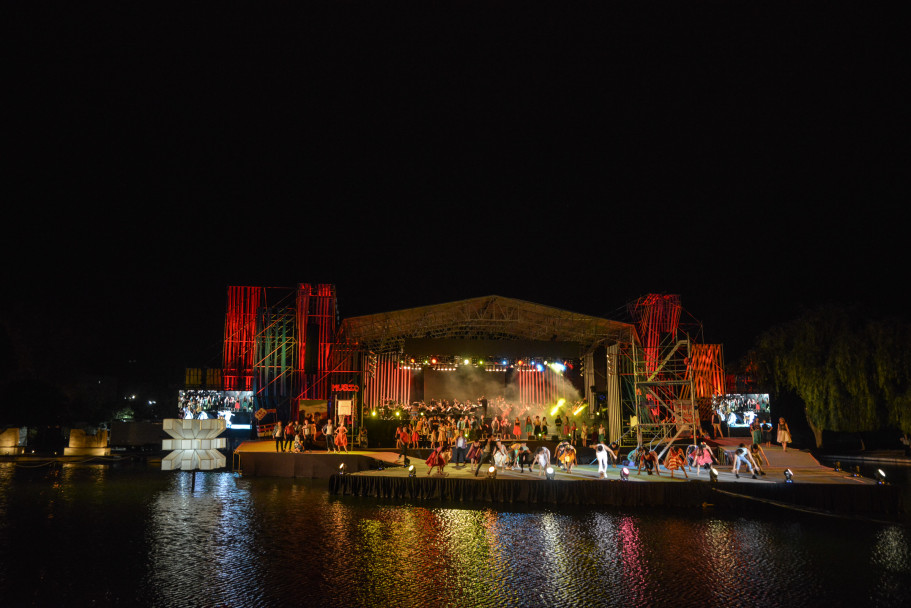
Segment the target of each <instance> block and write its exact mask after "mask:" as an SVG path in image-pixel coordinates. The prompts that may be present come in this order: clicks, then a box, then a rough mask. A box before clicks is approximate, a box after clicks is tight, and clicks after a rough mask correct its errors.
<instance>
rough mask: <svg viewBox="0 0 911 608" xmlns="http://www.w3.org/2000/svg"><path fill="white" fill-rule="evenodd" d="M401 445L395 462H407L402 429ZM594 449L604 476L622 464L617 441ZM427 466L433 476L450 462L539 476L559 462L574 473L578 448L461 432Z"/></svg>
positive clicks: (439, 448)
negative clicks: (470, 437) (533, 444)
mask: <svg viewBox="0 0 911 608" xmlns="http://www.w3.org/2000/svg"><path fill="white" fill-rule="evenodd" d="M401 433H402V437H401V444H400V445H401V447H400V453H399V458H398V459H396V462H398V461H399V460H402V459H404V460H403V462H404V463H405V464H408V445H409V441H410V438H409V437H408V436H407V431H405V430H401ZM593 447H594V448H595V453H596V457H597V460H598V475H599V477H600V478H602V479H604V478H606V476H607V469H608V467H609V466H611V465H613V466H614V467H619V466H620V464H619V463H620V460H619V458H620V457H619V455H618V451H619V446H618V445H617V444H616V443H612V444H611V445H605V444H603V443H599V444H597V445H596V446H593ZM424 462H425V464H426V465H427V467H428V469H427V474H428V475H430V474H431V473H432V472H433V471H434V469H436V472H437V474H439V475H446V473H445V472H444V468H445V467H446V465H447V464H449V463H453V465H454V466H455V467H456V468H459V469H460V468H464V467H466V466H469V467H471V468H470V471H471V472H472V473H473V474H474V476H475V477H477V476H478V473H480V472H481V470H482V469H483V468H484V466H485V465H487V466H492V467H494V468H495V469H496V470H497V471H506V470H512V471H518V472H520V473H524V472H525V470H526V468H527V469H528V472H529V473H534V472H535V467H537V474H538V476H539V477H541V476H544V475H545V472H546V470H547V468H548V467H549V466H551V465H552V464H554V463H555V464H557V465H558V466H559V468H560V469H562V470H563V471H565V472H567V473H571V472H572V470H573V467H574V466H576V465H577V464H578V460H577V450H576V448H575V447H574V446H573V445H572V444H571V443H569V442H568V441H565V440H564V441H561V442H560V443H559V444H558V445H557V447H556V448H555V449H554V452H553V457H552V455H551V451H550V449H549V448H548V447H546V446H540V447H538V448H537V449H535V450H534V451H532V450H531V448H529V447H528V444H527V443H526V442H525V441H515V442H512V443H508V442H504V440H502V439H494V438H493V437H487V438H485V439H483V440H482V439H480V438H476V439H474V440H473V441H470V442H469V440H468V439H466V438H465V436H464V435H463V434H462V433H459V434H458V436H457V437H456V441H455V443H453V444H449V443H447V442H443V443H441V444H440V445H438V446H437V447H435V448H433V450H432V451H431V453H430V456H429V457H428V458H427V459H426V460H425V461H424Z"/></svg>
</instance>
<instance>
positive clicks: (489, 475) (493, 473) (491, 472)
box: [487, 465, 497, 479]
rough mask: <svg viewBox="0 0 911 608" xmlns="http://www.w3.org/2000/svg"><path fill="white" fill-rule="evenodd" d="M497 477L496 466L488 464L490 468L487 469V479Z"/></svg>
mask: <svg viewBox="0 0 911 608" xmlns="http://www.w3.org/2000/svg"><path fill="white" fill-rule="evenodd" d="M496 478H497V467H495V466H493V465H490V468H488V469H487V479H496Z"/></svg>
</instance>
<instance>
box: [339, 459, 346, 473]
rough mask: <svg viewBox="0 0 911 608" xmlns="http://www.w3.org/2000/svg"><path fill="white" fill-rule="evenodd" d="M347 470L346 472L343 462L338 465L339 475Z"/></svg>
mask: <svg viewBox="0 0 911 608" xmlns="http://www.w3.org/2000/svg"><path fill="white" fill-rule="evenodd" d="M347 472H348V467H347V466H345V463H344V462H343V463H342V464H340V465H338V474H339V475H344V474H345V473H347Z"/></svg>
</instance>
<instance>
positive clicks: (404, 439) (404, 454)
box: [395, 426, 411, 467]
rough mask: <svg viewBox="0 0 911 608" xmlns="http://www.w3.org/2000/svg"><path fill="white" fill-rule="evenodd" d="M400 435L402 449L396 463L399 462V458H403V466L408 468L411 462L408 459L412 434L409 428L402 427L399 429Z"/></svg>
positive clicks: (399, 443)
mask: <svg viewBox="0 0 911 608" xmlns="http://www.w3.org/2000/svg"><path fill="white" fill-rule="evenodd" d="M398 434H399V437H398V445H399V446H400V447H401V452H399V455H398V457H397V458H396V459H395V461H396V462H398V461H399V458H403V459H404V460H403V461H402V465H403V466H406V467H407V466H408V464H409V463H410V462H411V461H410V460H409V459H408V445H409V444H410V443H411V433H410V432H409V429H408V427H407V426H402V427H399V429H398Z"/></svg>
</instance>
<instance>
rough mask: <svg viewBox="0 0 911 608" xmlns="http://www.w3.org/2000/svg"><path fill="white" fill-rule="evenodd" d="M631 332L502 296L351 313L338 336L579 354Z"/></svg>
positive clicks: (370, 345)
mask: <svg viewBox="0 0 911 608" xmlns="http://www.w3.org/2000/svg"><path fill="white" fill-rule="evenodd" d="M634 334H635V331H634V328H633V326H632V325H630V324H629V323H621V322H619V321H610V320H608V319H602V318H600V317H593V316H589V315H583V314H579V313H575V312H570V311H567V310H561V309H559V308H553V307H550V306H543V305H541V304H533V303H531V302H525V301H523V300H516V299H512V298H504V297H502V296H484V297H480V298H472V299H470V300H460V301H458V302H449V303H446V304H436V305H433V306H423V307H420V308H408V309H405V310H396V311H392V312H385V313H379V314H374V315H365V316H361V317H352V318H349V319H345V320H344V321H342V325H341V328H340V337H341V339H342V340H346V341H348V342H349V343H353V342H356V343H357V344H358V345H359V346H360V347H361V348H364V349H368V350H371V351H373V352H375V353H390V352H405V345H406V341H407V342H408V343H410V344H412V345H414V344H416V343H418V342H423V341H425V340H433V339H437V340H441V341H444V340H449V341H451V340H458V341H464V340H482V341H516V340H518V341H536V342H551V343H554V342H562V343H567V342H569V343H574V344H577V345H578V349H579V350H578V353H579V355H580V356H581V355H582V354H584V353H586V352H589V351H591V350H593V349H594V348H596V347H597V346H599V345H600V344H613V343H615V342H631V341H632V340H634V339H635V338H634V337H633V336H634ZM504 346H505V345H504Z"/></svg>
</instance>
